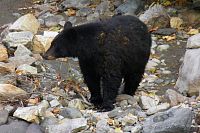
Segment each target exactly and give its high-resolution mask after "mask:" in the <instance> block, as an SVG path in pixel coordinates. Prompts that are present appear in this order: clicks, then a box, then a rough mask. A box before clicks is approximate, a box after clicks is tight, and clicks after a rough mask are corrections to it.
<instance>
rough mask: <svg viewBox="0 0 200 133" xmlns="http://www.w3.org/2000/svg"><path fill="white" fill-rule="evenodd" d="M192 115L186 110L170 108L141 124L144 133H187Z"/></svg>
mask: <svg viewBox="0 0 200 133" xmlns="http://www.w3.org/2000/svg"><path fill="white" fill-rule="evenodd" d="M192 117H193V113H192V111H191V110H190V109H188V108H171V109H169V110H167V111H165V112H159V113H157V114H155V115H153V116H150V117H149V118H147V119H146V121H145V122H144V123H143V132H144V133H189V132H190V128H191V125H192Z"/></svg>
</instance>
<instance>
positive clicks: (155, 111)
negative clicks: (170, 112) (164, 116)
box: [147, 103, 170, 115]
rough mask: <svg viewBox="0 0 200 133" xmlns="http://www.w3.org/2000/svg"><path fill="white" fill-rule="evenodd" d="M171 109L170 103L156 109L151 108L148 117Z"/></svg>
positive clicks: (155, 107)
mask: <svg viewBox="0 0 200 133" xmlns="http://www.w3.org/2000/svg"><path fill="white" fill-rule="evenodd" d="M169 107H170V104H169V103H162V104H160V105H157V106H154V107H151V108H149V109H148V110H147V115H152V114H155V113H157V112H159V111H163V110H166V109H168V108H169Z"/></svg>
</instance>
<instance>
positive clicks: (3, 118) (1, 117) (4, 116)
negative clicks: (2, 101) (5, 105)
mask: <svg viewBox="0 0 200 133" xmlns="http://www.w3.org/2000/svg"><path fill="white" fill-rule="evenodd" d="M8 115H9V114H8V111H7V110H0V126H1V125H3V124H5V123H6V122H7V120H8Z"/></svg>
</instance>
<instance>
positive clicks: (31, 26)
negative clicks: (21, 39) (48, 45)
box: [9, 14, 40, 34]
mask: <svg viewBox="0 0 200 133" xmlns="http://www.w3.org/2000/svg"><path fill="white" fill-rule="evenodd" d="M39 27H40V23H39V22H38V20H37V19H36V18H35V16H33V15H32V14H26V15H24V16H22V17H20V18H18V19H17V20H16V21H15V22H14V23H13V24H12V25H11V27H10V28H9V30H12V31H13V30H14V31H30V32H32V33H33V34H36V33H37V31H38V29H39Z"/></svg>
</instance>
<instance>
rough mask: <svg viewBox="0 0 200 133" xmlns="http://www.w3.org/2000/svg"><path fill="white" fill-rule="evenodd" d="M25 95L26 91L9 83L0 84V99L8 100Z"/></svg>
mask: <svg viewBox="0 0 200 133" xmlns="http://www.w3.org/2000/svg"><path fill="white" fill-rule="evenodd" d="M26 95H27V93H26V92H25V91H24V90H22V89H20V88H18V87H16V86H13V85H11V84H0V99H1V100H8V99H10V98H11V99H13V98H23V97H25V96H26Z"/></svg>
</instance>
